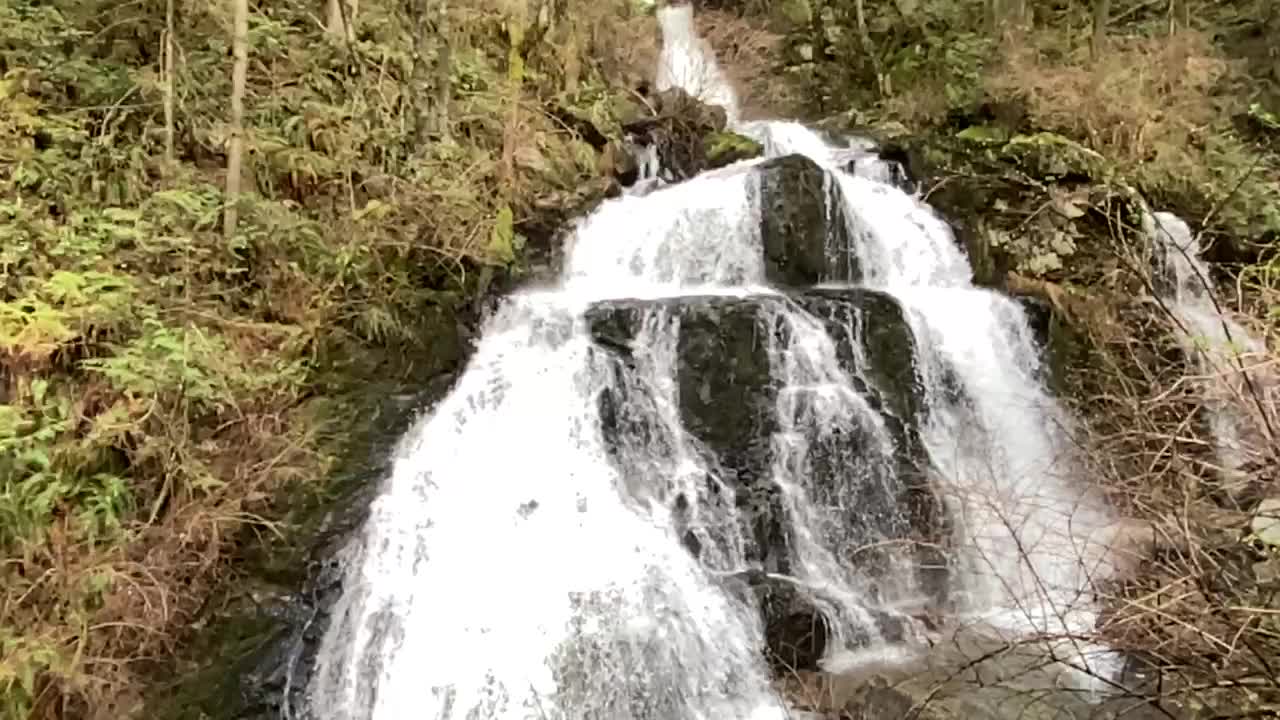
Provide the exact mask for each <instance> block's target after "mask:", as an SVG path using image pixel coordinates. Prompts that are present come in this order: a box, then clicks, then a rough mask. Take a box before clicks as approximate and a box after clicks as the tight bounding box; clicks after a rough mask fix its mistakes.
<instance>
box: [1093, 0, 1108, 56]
mask: <svg viewBox="0 0 1280 720" xmlns="http://www.w3.org/2000/svg"><path fill="white" fill-rule="evenodd" d="M1110 20H1111V0H1093V44H1092V50H1093V56H1094V57H1095V58H1097V57H1099V56H1100V55H1101V54H1102V51H1103V50H1105V49H1106V44H1107V23H1108V22H1109V21H1110Z"/></svg>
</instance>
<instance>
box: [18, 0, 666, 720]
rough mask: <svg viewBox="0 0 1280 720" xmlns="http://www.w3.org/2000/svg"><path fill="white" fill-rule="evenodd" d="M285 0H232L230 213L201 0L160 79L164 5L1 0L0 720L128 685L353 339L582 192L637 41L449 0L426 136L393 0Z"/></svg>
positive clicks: (541, 8) (223, 122)
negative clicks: (342, 0)
mask: <svg viewBox="0 0 1280 720" xmlns="http://www.w3.org/2000/svg"><path fill="white" fill-rule="evenodd" d="M311 5H312V4H310V3H302V2H284V3H269V4H268V3H262V4H259V5H256V6H251V7H250V26H249V57H250V67H249V72H248V82H247V88H246V92H245V107H246V110H247V111H246V120H245V122H246V129H245V133H246V140H245V144H246V156H247V158H246V170H245V172H244V182H243V187H244V188H245V189H246V190H245V192H244V193H243V194H242V195H241V196H240V198H239V200H238V204H239V223H238V225H237V227H236V230H235V232H234V233H232V234H230V235H226V234H224V233H223V232H222V228H221V218H222V213H223V210H224V207H225V203H226V198H225V197H224V195H223V188H224V186H225V170H224V168H225V165H226V161H225V156H226V143H227V139H228V137H229V133H230V130H229V125H228V114H227V103H228V97H229V95H230V93H231V72H230V59H229V47H230V22H231V21H230V10H229V8H228V7H226V6H225V4H222V3H219V4H213V3H203V2H200V1H199V0H180V1H179V2H176V3H171V4H170V7H172V8H173V10H172V11H173V12H174V13H175V16H176V17H175V19H174V20H175V22H174V27H175V28H178V29H177V30H176V32H175V37H174V44H175V59H174V63H173V68H174V71H173V74H172V76H171V77H166V75H165V73H164V64H163V63H162V62H161V58H160V55H159V54H160V51H161V49H162V48H163V46H164V41H165V34H164V31H165V26H166V23H165V19H166V3H164V2H160V1H159V0H142V1H140V2H133V3H126V4H117V3H106V2H70V1H69V0H68V1H59V2H52V3H48V2H35V1H34V0H14V1H13V2H8V3H5V4H3V5H0V167H2V168H4V170H3V191H2V192H0V717H5V718H15V719H16V718H88V717H98V718H107V717H111V718H117V717H127V716H129V715H131V714H132V713H134V712H136V711H137V710H138V708H139V707H140V706H139V701H140V698H141V697H142V695H143V693H144V690H145V687H146V682H147V678H148V676H149V674H151V673H153V672H154V671H155V670H156V669H157V668H163V667H164V666H165V663H166V662H167V660H168V659H169V658H171V657H172V656H173V653H174V652H176V651H177V649H178V648H179V647H180V645H181V643H182V641H183V638H184V633H186V632H187V630H186V628H187V627H188V626H189V625H191V624H193V623H194V622H195V620H196V618H197V615H198V614H199V612H200V608H201V605H202V603H203V602H204V601H205V600H206V599H207V598H208V596H209V594H210V593H211V592H212V590H213V588H215V587H216V586H218V584H219V583H222V582H225V581H226V579H227V578H229V577H233V576H234V574H235V573H236V568H235V566H234V564H233V563H231V562H230V559H231V558H232V557H233V555H234V554H235V552H236V549H237V547H238V546H239V545H241V544H242V543H243V542H244V541H245V538H246V537H259V538H267V539H268V541H269V542H281V541H282V540H281V538H283V537H285V536H286V535H287V534H288V533H289V532H290V529H289V527H288V525H287V523H286V522H285V521H286V520H287V508H286V507H284V506H282V504H281V498H282V497H283V495H282V493H284V492H286V491H291V490H293V489H301V491H303V492H320V491H321V490H322V487H323V478H324V477H325V476H326V472H327V471H328V469H329V468H330V467H331V466H332V464H333V462H334V460H335V453H337V452H338V451H339V447H340V440H341V438H342V436H343V433H342V432H341V431H340V428H337V427H333V426H331V425H330V424H329V419H330V418H333V417H337V416H338V415H337V414H336V413H331V412H328V411H325V410H324V409H323V408H324V406H323V405H320V404H319V403H318V401H319V400H320V399H322V398H323V396H326V395H330V394H332V393H333V392H335V385H334V382H337V383H338V384H339V385H340V384H341V382H342V381H341V378H342V377H350V373H351V372H354V371H352V370H350V368H349V367H348V366H349V365H352V364H353V363H351V361H350V359H351V358H352V357H359V356H361V355H364V354H374V355H377V354H379V353H400V354H403V355H408V356H412V355H430V354H431V352H432V351H433V348H432V347H431V342H432V337H431V335H430V334H429V333H428V332H427V331H426V330H424V328H423V321H422V318H423V317H438V316H440V315H441V313H443V314H444V317H446V318H448V317H449V316H450V314H451V313H454V312H455V311H458V309H459V308H461V307H463V306H464V304H466V303H467V302H469V301H470V300H471V297H472V296H474V295H475V294H477V293H479V292H483V290H484V288H485V285H486V284H487V283H488V282H489V281H490V279H491V278H493V277H495V276H496V275H497V274H498V273H512V272H518V271H519V268H518V265H519V258H520V256H521V252H522V246H523V244H524V243H525V242H526V238H525V237H524V234H523V233H522V228H523V227H524V226H525V223H526V221H528V220H529V219H530V218H531V217H533V216H535V215H537V214H538V213H542V212H549V211H557V212H567V211H569V210H572V209H573V208H575V207H576V206H577V204H579V203H582V202H585V201H588V200H589V199H590V197H591V193H597V194H598V192H599V189H598V184H596V185H593V184H592V181H593V180H594V179H595V178H597V177H598V171H597V167H596V166H597V162H598V160H597V158H598V155H597V153H596V150H597V149H598V147H596V146H593V145H592V144H590V143H588V142H586V141H585V140H584V138H586V137H588V136H592V135H593V133H594V134H595V135H599V136H604V137H608V136H609V135H610V134H611V133H613V134H616V128H617V125H618V122H619V117H620V116H621V115H622V114H623V113H624V112H625V111H626V102H627V101H626V97H627V96H628V92H627V91H626V88H627V86H628V85H629V83H631V82H632V81H633V78H632V77H631V76H630V75H629V73H634V72H635V69H634V63H635V62H636V58H635V57H634V55H635V54H636V53H641V52H643V51H644V49H645V47H646V43H647V47H648V48H649V49H650V51H651V50H652V45H653V42H654V37H653V33H654V30H653V26H652V20H651V19H650V18H645V17H642V16H640V15H638V14H637V13H636V12H635V11H634V10H633V9H632V8H631V7H630V6H629V5H628V4H627V3H625V2H607V3H590V4H588V5H589V7H587V6H586V5H582V6H581V7H579V5H580V4H573V3H570V4H568V5H565V4H556V5H554V6H553V5H552V4H550V3H546V4H541V3H539V4H535V5H536V6H534V5H531V6H528V7H526V5H524V4H522V3H499V2H491V3H487V4H486V3H471V4H466V5H465V6H458V5H459V4H456V3H451V4H450V5H451V6H453V7H452V9H451V10H450V14H451V17H450V23H449V26H450V27H451V28H453V30H452V31H451V33H450V36H449V37H448V42H449V46H450V48H451V50H452V52H451V62H450V66H449V68H448V70H449V71H448V74H447V77H448V80H449V84H450V87H449V88H448V91H449V105H448V109H447V113H448V114H447V118H448V125H447V128H446V130H447V131H443V132H442V131H441V129H440V128H436V131H435V133H434V134H432V135H430V136H424V135H422V134H420V133H415V132H414V127H415V113H416V112H417V110H419V109H420V107H421V103H423V102H425V100H424V98H423V94H424V93H425V94H429V96H430V97H432V98H435V97H438V96H439V93H438V92H437V91H438V88H435V87H432V86H431V82H433V81H432V80H430V79H428V80H427V81H426V82H425V83H424V82H423V81H422V78H421V77H415V76H414V72H415V61H414V57H413V52H414V44H413V42H412V37H411V35H410V28H411V27H413V24H412V22H410V18H409V17H408V13H410V11H411V10H412V8H413V7H414V5H413V4H411V3H405V4H394V3H381V2H364V3H360V15H359V16H358V17H356V18H353V25H354V27H355V32H354V33H353V34H352V35H351V36H350V38H342V37H341V36H339V37H338V38H337V39H335V38H333V37H332V36H330V35H327V34H326V33H325V32H324V28H323V27H322V25H321V21H320V20H319V18H318V17H317V16H318V15H319V14H320V13H319V9H318V8H319V6H318V5H317V6H316V7H312V6H311ZM439 48H440V44H439V43H432V44H429V52H430V56H429V57H423V58H421V61H422V62H426V63H433V62H434V61H435V59H436V58H437V57H439V55H438V51H439ZM433 77H435V76H433ZM415 83H416V84H415ZM170 88H171V89H172V92H173V98H174V102H173V105H174V112H173V116H174V119H173V120H172V122H167V121H166V120H165V113H164V112H163V101H164V97H165V93H166V91H167V90H169V89H170ZM411 88H412V89H411ZM170 130H171V131H172V134H173V137H174V142H173V152H172V155H170V154H169V153H168V152H167V151H166V142H165V137H166V135H167V132H168V131H170ZM596 145H597V146H598V145H599V141H597V143H596ZM446 324H447V325H448V326H449V327H452V326H453V323H452V321H451V320H447V321H446ZM355 364H358V363H355ZM343 373H346V375H343ZM335 377H336V378H338V379H337V380H334V378H335ZM335 443H338V444H335ZM246 533H248V534H247V535H246Z"/></svg>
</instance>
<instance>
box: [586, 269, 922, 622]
mask: <svg viewBox="0 0 1280 720" xmlns="http://www.w3.org/2000/svg"><path fill="white" fill-rule="evenodd" d="M655 318H658V319H656V320H655ZM588 321H589V323H590V325H591V332H592V334H593V336H594V338H595V340H596V342H597V343H598V345H599V346H600V347H601V348H602V349H605V350H606V352H609V353H610V354H611V355H613V356H614V357H615V359H616V364H617V367H618V368H620V370H619V372H620V373H623V374H625V368H627V367H630V366H633V365H634V363H635V360H634V358H633V354H634V353H635V352H636V351H637V349H638V348H643V349H646V350H647V347H648V346H647V345H645V344H644V343H651V342H652V337H651V336H646V337H645V338H644V339H642V340H640V344H639V345H638V344H637V338H638V337H640V336H641V331H642V329H643V328H645V327H646V323H647V322H648V323H653V322H665V323H669V324H670V325H669V327H670V328H673V329H674V328H678V330H677V331H676V332H677V339H676V340H675V347H674V353H675V358H674V364H675V377H674V380H675V386H676V402H677V404H678V410H679V417H680V421H681V424H682V425H683V427H684V429H685V431H686V432H687V433H688V434H689V435H690V436H692V438H693V439H694V441H696V444H697V446H698V447H700V448H703V449H704V450H705V452H706V454H707V456H708V457H707V458H705V460H706V465H707V467H708V468H709V469H710V472H711V473H712V474H713V475H715V478H714V479H708V481H707V482H708V484H709V485H714V486H715V487H716V493H718V494H719V495H718V496H722V495H729V496H730V497H728V498H724V501H725V502H729V501H730V500H731V501H732V503H733V506H734V507H735V508H736V510H737V513H736V516H737V518H738V522H739V524H740V527H739V528H737V532H738V533H740V535H741V537H742V539H743V542H744V544H745V546H746V557H745V558H744V560H745V561H747V562H749V563H753V564H756V565H757V566H758V567H760V568H762V569H763V570H765V571H766V572H771V573H780V574H788V573H790V572H791V571H792V569H793V565H794V553H795V547H794V538H792V537H791V532H792V529H793V527H794V519H793V518H792V517H791V515H790V513H791V512H792V510H791V509H790V506H789V505H788V501H787V499H786V498H784V497H783V496H782V493H781V490H780V488H779V485H778V483H777V482H775V474H776V472H777V463H778V462H779V461H780V458H779V457H778V455H777V450H778V448H779V445H778V443H779V442H783V443H787V442H790V441H789V440H786V439H780V436H779V433H780V431H782V430H783V429H784V427H783V423H784V421H785V422H786V423H788V427H789V428H790V432H791V433H792V434H794V433H797V432H799V433H802V434H804V436H805V440H804V441H803V443H802V445H803V448H804V452H803V453H802V455H796V454H795V453H794V452H790V454H789V455H788V456H787V457H786V458H784V459H783V460H785V462H787V463H796V462H800V463H803V465H802V466H799V467H798V469H797V471H798V472H799V473H800V478H799V481H800V482H801V483H802V484H803V486H804V490H805V492H806V494H807V495H808V499H809V502H810V504H811V505H812V510H813V512H814V513H817V515H818V516H819V520H817V521H816V522H817V523H818V526H819V527H820V530H819V532H820V534H821V535H822V536H821V537H820V538H818V540H819V542H821V543H822V544H823V545H824V546H825V547H827V548H828V549H829V551H831V552H832V553H833V554H834V555H835V556H836V557H837V558H840V559H841V560H842V561H843V562H845V563H847V564H849V565H852V566H856V567H857V569H858V572H859V573H860V574H861V575H862V576H863V577H864V578H865V580H866V584H867V592H868V596H869V598H871V599H872V600H875V599H876V598H877V595H879V588H880V587H881V586H882V585H883V586H884V587H885V588H886V589H888V588H890V587H899V586H900V584H901V583H902V582H903V580H904V578H901V577H898V576H897V575H895V573H896V572H897V571H895V570H894V568H895V567H901V565H900V564H895V563H894V559H895V557H897V558H898V559H901V556H900V555H896V556H895V555H893V553H894V552H896V551H897V550H895V549H893V548H896V547H900V545H901V543H892V542H890V543H886V542H883V541H886V540H914V541H919V542H918V543H916V544H917V545H918V546H919V547H920V548H928V547H935V546H936V545H937V544H938V543H940V542H942V541H943V539H944V538H945V537H946V535H947V531H946V530H945V527H944V516H943V513H942V510H941V505H940V503H939V501H938V499H937V498H936V497H935V495H934V494H933V492H932V491H931V488H930V487H929V484H928V482H927V481H926V477H927V472H926V465H927V459H926V457H925V454H924V450H923V447H922V444H921V442H920V439H919V433H918V429H917V420H918V414H919V411H920V403H921V397H920V396H921V392H922V391H921V387H920V384H919V382H918V380H917V379H916V371H915V360H914V343H913V339H912V334H911V330H910V328H909V326H908V325H907V323H906V319H905V317H904V315H903V312H902V310H901V308H900V307H899V306H898V305H897V302H896V301H895V300H894V299H893V298H892V297H890V296H888V295H884V294H882V293H879V292H875V291H871V290H861V289H856V290H842V291H831V290H810V291H804V292H800V293H797V294H795V295H793V296H792V297H791V298H786V297H782V296H773V295H767V296H755V297H748V298H735V297H720V296H716V297H692V298H675V299H667V300H660V301H625V302H610V303H602V304H599V305H597V306H595V307H594V308H592V309H591V310H590V311H589V312H588ZM797 322H817V323H820V325H821V327H823V328H824V329H825V330H826V332H827V334H828V335H829V336H830V337H831V338H832V339H833V341H834V343H835V347H836V353H837V360H838V362H839V365H840V368H839V369H838V372H840V373H842V374H843V375H844V376H845V377H846V378H847V380H848V383H849V385H851V386H852V388H853V390H854V391H855V392H856V393H857V394H858V395H859V396H861V397H862V399H863V401H864V402H865V403H866V406H868V407H869V408H870V409H871V410H872V411H873V412H874V413H875V415H877V416H878V417H879V423H875V422H865V423H864V422H861V420H864V419H865V418H861V417H855V418H853V421H852V422H849V421H847V420H848V418H845V419H843V420H842V419H840V418H836V419H834V420H831V421H830V422H827V421H825V420H823V416H822V415H821V414H820V413H818V414H813V415H808V416H804V417H801V418H800V419H798V420H797V418H780V417H779V405H780V404H779V391H780V390H782V389H783V388H784V387H785V386H786V385H787V381H786V380H785V378H783V377H782V373H783V369H782V368H780V367H778V366H777V365H778V363H780V362H782V361H783V360H782V358H783V355H784V351H785V350H786V349H787V347H788V344H789V343H790V341H791V336H792V333H794V332H796V329H795V327H794V325H793V323H797ZM786 389H787V390H788V392H789V393H790V394H791V395H790V397H792V398H799V399H798V400H797V401H796V402H793V403H788V404H786V407H788V408H791V412H802V411H803V410H804V409H805V405H804V403H806V402H808V403H813V404H815V405H819V404H821V403H823V402H825V400H824V399H823V397H822V392H824V389H823V388H820V387H788V388H786ZM806 393H808V394H810V395H811V397H809V398H804V397H801V396H804V395H805V394H806ZM641 395H643V392H637V391H636V390H634V389H633V388H632V387H631V386H630V385H629V384H628V383H626V382H622V381H619V382H618V383H615V384H614V388H613V389H611V390H610V391H609V392H606V393H604V394H603V395H602V397H601V410H602V416H603V421H604V425H605V428H604V430H605V435H606V439H607V440H608V442H609V443H610V445H611V447H619V446H621V445H622V444H623V443H625V442H627V441H628V438H632V437H635V436H637V435H638V434H645V433H651V432H652V430H651V429H649V428H646V427H645V426H644V423H643V422H642V421H639V420H637V415H636V414H635V412H634V409H635V408H637V407H639V406H640V405H641V404H643V403H644V402H646V400H645V399H644V398H643V397H640V396H641ZM806 423H807V424H806ZM884 432H887V433H888V438H889V441H890V443H891V445H892V447H891V449H889V450H888V451H887V452H886V448H885V445H884V442H885V440H884V436H883V435H882V433H884ZM631 464H634V462H633V463H631ZM634 482H636V483H644V482H651V480H646V479H644V478H638V479H636V480H635V481H634ZM635 491H636V490H634V489H633V492H635ZM641 491H643V490H641ZM665 500H666V501H668V502H672V503H678V502H685V503H687V502H692V501H694V499H691V498H686V497H682V498H666V499H665ZM700 500H703V501H705V498H700ZM675 509H676V511H677V514H681V508H680V507H679V506H676V507H675ZM695 534H696V533H695ZM688 544H689V545H690V546H691V547H690V549H691V550H692V551H694V552H695V554H696V553H697V552H698V551H700V550H702V547H701V545H702V542H696V543H688ZM868 548H870V549H868ZM918 552H919V553H924V554H926V555H927V557H925V558H919V559H922V560H926V561H925V562H919V563H913V564H917V565H922V566H924V567H926V568H929V569H928V570H921V571H919V572H920V577H919V578H918V582H919V583H920V584H921V585H922V586H923V587H925V588H927V589H928V590H929V592H930V593H934V592H935V591H936V592H939V593H940V592H941V588H942V586H943V585H944V584H945V570H943V569H942V568H944V567H945V564H944V563H943V562H942V559H941V557H940V556H938V555H937V551H936V550H930V551H925V550H919V551H918Z"/></svg>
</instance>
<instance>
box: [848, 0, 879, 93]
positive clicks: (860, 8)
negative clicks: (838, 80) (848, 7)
mask: <svg viewBox="0 0 1280 720" xmlns="http://www.w3.org/2000/svg"><path fill="white" fill-rule="evenodd" d="M854 12H855V13H856V14H857V19H858V40H859V41H860V42H861V43H862V51H863V52H864V53H866V54H867V59H868V60H870V61H871V69H872V70H873V71H874V72H875V74H876V89H877V90H878V91H879V93H880V94H881V95H885V94H886V92H885V90H886V87H885V77H884V72H883V71H882V70H881V69H880V58H878V57H876V46H875V44H874V43H872V42H871V32H870V31H869V30H868V29H867V7H866V2H865V0H857V1H856V2H855V3H854Z"/></svg>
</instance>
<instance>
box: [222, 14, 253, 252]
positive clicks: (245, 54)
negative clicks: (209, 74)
mask: <svg viewBox="0 0 1280 720" xmlns="http://www.w3.org/2000/svg"><path fill="white" fill-rule="evenodd" d="M231 4H232V8H233V11H234V20H233V22H232V28H231V32H232V35H231V54H232V56H233V57H234V58H235V60H234V63H233V64H232V66H231V138H230V147H229V148H228V149H227V198H226V202H227V207H226V213H225V214H224V215H223V217H222V232H223V234H224V235H225V236H226V237H228V238H230V237H232V236H233V235H235V232H236V221H237V220H238V218H239V215H238V208H237V203H238V202H239V199H240V172H241V167H240V166H241V158H242V154H243V152H244V86H245V78H246V76H247V75H248V71H249V0H231Z"/></svg>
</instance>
